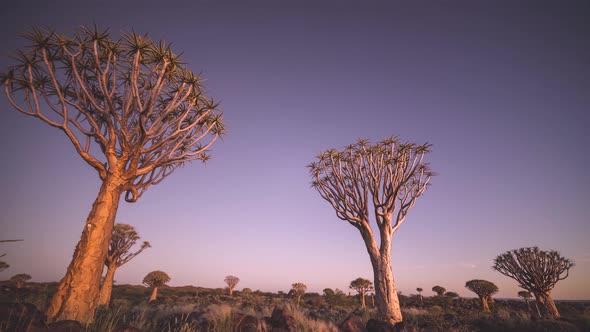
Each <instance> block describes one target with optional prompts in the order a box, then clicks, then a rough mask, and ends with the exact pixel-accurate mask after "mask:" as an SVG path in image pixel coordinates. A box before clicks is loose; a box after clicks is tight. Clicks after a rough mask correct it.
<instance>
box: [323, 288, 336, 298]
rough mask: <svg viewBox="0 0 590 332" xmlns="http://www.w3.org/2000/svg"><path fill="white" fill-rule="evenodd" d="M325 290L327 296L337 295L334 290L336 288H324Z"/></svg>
mask: <svg viewBox="0 0 590 332" xmlns="http://www.w3.org/2000/svg"><path fill="white" fill-rule="evenodd" d="M323 292H324V296H325V297H332V296H334V295H336V293H335V292H334V290H333V289H332V288H324V290H323Z"/></svg>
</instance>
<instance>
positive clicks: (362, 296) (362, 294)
mask: <svg viewBox="0 0 590 332" xmlns="http://www.w3.org/2000/svg"><path fill="white" fill-rule="evenodd" d="M365 307H366V306H365V293H362V292H361V308H363V309H364V308H365Z"/></svg>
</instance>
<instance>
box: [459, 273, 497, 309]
mask: <svg viewBox="0 0 590 332" xmlns="http://www.w3.org/2000/svg"><path fill="white" fill-rule="evenodd" d="M465 288H467V289H469V290H470V291H472V292H474V293H475V294H477V296H478V297H479V300H480V301H481V307H482V309H483V311H487V312H489V311H490V306H489V305H488V300H489V298H490V297H491V296H492V295H494V294H496V293H497V292H498V286H496V285H495V284H494V283H493V282H490V281H487V280H479V279H474V280H469V281H468V282H466V283H465Z"/></svg>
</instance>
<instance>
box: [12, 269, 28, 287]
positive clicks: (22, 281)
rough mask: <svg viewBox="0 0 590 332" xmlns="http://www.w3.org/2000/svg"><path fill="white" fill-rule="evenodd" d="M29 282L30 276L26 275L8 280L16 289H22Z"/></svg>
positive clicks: (15, 276) (19, 275)
mask: <svg viewBox="0 0 590 332" xmlns="http://www.w3.org/2000/svg"><path fill="white" fill-rule="evenodd" d="M29 280H31V276H30V275H28V274H26V273H19V274H16V275H14V276H12V278H10V281H12V282H14V283H15V284H16V288H23V286H24V285H25V282H27V281H29Z"/></svg>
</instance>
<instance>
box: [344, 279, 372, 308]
mask: <svg viewBox="0 0 590 332" xmlns="http://www.w3.org/2000/svg"><path fill="white" fill-rule="evenodd" d="M349 288H350V289H354V290H355V291H356V292H357V293H358V294H359V295H360V297H361V308H366V305H365V295H366V294H367V293H369V292H372V291H373V290H374V288H373V283H372V282H371V281H370V280H367V279H363V278H356V279H354V280H353V281H351V282H350V286H349Z"/></svg>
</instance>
